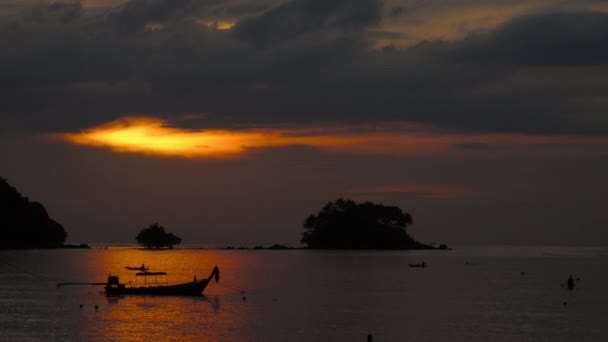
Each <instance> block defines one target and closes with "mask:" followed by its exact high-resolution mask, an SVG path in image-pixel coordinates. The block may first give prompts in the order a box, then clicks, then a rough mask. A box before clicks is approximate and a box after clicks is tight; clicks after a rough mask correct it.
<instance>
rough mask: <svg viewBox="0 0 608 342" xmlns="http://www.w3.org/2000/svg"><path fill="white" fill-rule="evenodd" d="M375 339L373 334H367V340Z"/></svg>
mask: <svg viewBox="0 0 608 342" xmlns="http://www.w3.org/2000/svg"><path fill="white" fill-rule="evenodd" d="M373 340H374V337H373V336H372V334H369V335H367V342H372V341H373Z"/></svg>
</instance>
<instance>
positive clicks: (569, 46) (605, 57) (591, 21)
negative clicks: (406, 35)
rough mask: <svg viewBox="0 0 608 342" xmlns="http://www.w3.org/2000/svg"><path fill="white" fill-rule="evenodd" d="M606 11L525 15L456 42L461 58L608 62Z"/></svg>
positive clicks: (544, 62) (536, 62) (542, 62)
mask: <svg viewBox="0 0 608 342" xmlns="http://www.w3.org/2000/svg"><path fill="white" fill-rule="evenodd" d="M607 42H608V15H606V14H605V13H590V12H570V13H564V12H561V13H547V14H544V15H540V16H539V15H536V16H525V17H522V18H518V19H515V20H512V21H511V22H509V23H507V24H506V25H505V26H503V27H502V28H500V29H498V30H496V31H495V32H493V33H491V34H489V35H484V36H475V37H471V38H469V39H467V40H465V42H463V43H462V44H459V45H458V46H457V51H456V54H457V56H458V58H460V59H461V60H462V61H465V62H467V61H468V62H485V63H513V64H531V65H541V66H542V65H573V64H574V65H576V64H583V65H589V64H602V63H607V62H608V44H607Z"/></svg>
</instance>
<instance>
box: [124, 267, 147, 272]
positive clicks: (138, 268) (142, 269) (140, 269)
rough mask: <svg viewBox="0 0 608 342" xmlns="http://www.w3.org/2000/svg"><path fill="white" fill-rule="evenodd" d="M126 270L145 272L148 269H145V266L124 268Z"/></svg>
mask: <svg viewBox="0 0 608 342" xmlns="http://www.w3.org/2000/svg"><path fill="white" fill-rule="evenodd" d="M125 268H126V269H128V270H131V271H147V270H149V269H150V268H148V267H145V266H140V267H130V266H125Z"/></svg>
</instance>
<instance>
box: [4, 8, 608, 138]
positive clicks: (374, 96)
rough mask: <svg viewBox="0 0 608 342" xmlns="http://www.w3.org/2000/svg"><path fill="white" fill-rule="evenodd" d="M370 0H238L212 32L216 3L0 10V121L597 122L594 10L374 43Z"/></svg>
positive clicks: (483, 125)
mask: <svg viewBox="0 0 608 342" xmlns="http://www.w3.org/2000/svg"><path fill="white" fill-rule="evenodd" d="M245 4H246V3H233V4H230V5H231V6H237V7H238V6H245ZM381 5H382V4H381V3H380V2H378V1H373V0H356V1H346V0H340V1H320V0H315V1H302V0H294V1H290V2H285V3H282V4H279V5H277V6H276V7H270V8H267V9H266V10H265V11H262V12H260V11H259V8H256V7H255V6H254V7H252V8H251V11H252V12H251V13H249V15H248V16H246V18H244V19H242V20H241V21H239V22H238V24H237V26H236V27H235V28H234V29H233V30H226V31H220V30H214V29H210V28H208V27H207V26H205V25H202V24H200V18H201V16H203V17H204V16H205V15H207V13H213V12H214V11H217V10H218V9H220V8H223V7H222V6H224V4H223V3H222V2H218V1H194V0H178V1H169V0H166V1H160V0H148V1H143V0H132V1H130V2H128V3H126V4H125V5H123V6H121V7H118V8H113V9H111V10H108V11H106V12H104V13H102V14H94V15H86V14H84V13H82V11H81V10H80V9H79V6H78V5H67V4H53V5H51V6H45V7H37V8H33V9H29V10H26V11H23V12H22V13H21V14H19V15H14V16H11V17H4V18H0V44H2V46H3V50H2V52H1V53H0V75H1V76H0V88H1V90H2V92H3V95H4V99H5V101H4V103H3V107H2V109H1V111H0V116H2V120H3V123H5V124H3V128H2V129H10V127H12V126H24V127H30V128H32V127H37V128H38V129H44V130H53V131H57V130H61V131H66V130H74V129H79V128H83V127H86V126H90V125H92V124H98V123H101V122H105V121H108V120H112V119H115V118H117V117H120V116H124V115H127V114H131V113H147V114H150V115H162V116H163V117H166V118H170V117H171V115H182V114H183V113H211V114H210V115H209V116H208V119H207V120H205V122H204V123H205V125H211V126H213V125H216V126H251V125H277V124H298V123H308V124H309V123H323V122H345V121H349V122H352V121H356V122H377V121H413V122H420V123H425V124H431V125H435V126H437V127H440V128H443V129H447V130H461V131H504V132H527V133H570V134H605V133H607V132H608V123H607V121H606V114H605V113H606V110H608V103H607V101H605V100H604V101H602V100H601V99H602V98H603V97H604V96H605V95H604V94H605V89H607V87H608V78H607V77H605V76H606V75H607V74H608V68H607V67H606V66H605V62H606V51H607V50H606V49H607V48H606V47H605V45H606V44H601V43H602V42H605V41H606V32H608V19H607V18H608V15H607V14H601V13H592V12H575V13H547V14H539V15H536V16H528V17H523V18H519V19H515V20H512V21H510V22H508V23H506V24H505V25H504V26H503V27H500V28H498V29H496V30H494V31H492V32H489V33H487V34H484V35H476V36H473V37H469V38H467V39H464V40H462V41H459V42H451V43H448V42H441V41H435V42H423V43H420V44H418V45H416V46H413V47H411V48H408V49H399V48H395V47H390V46H389V47H386V48H384V49H375V48H372V46H373V44H374V43H375V40H374V39H381V38H383V37H384V38H387V37H385V36H386V35H382V34H380V35H379V34H378V32H381V31H379V29H378V28H376V25H377V24H378V23H379V21H380V20H381V17H380V13H381V9H382V7H381ZM226 6H227V7H225V9H224V10H223V11H229V9H228V8H229V7H230V6H228V5H226ZM243 11H245V10H243ZM245 12H246V11H245ZM226 13H227V12H226ZM256 13H257V14H256ZM150 23H154V24H157V25H159V26H158V27H153V29H150V28H147V27H146V25H147V24H150ZM593 44H596V45H595V46H596V47H595V48H593ZM569 47H572V51H571V50H569Z"/></svg>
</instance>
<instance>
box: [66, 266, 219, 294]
mask: <svg viewBox="0 0 608 342" xmlns="http://www.w3.org/2000/svg"><path fill="white" fill-rule="evenodd" d="M135 276H136V277H143V279H144V285H137V284H136V285H134V286H133V285H128V286H127V284H121V283H120V280H119V278H118V276H113V275H110V276H108V282H107V283H60V284H57V287H62V286H66V285H105V290H106V295H107V296H121V295H151V296H202V295H203V291H204V290H205V288H206V287H207V285H208V284H209V282H211V280H212V279H214V278H215V281H216V282H218V281H220V269H219V268H218V267H217V266H215V267H214V268H213V271H211V274H210V275H209V277H207V278H206V279H202V280H196V277H194V280H193V281H191V282H188V283H182V284H175V285H166V284H165V285H159V284H158V281H157V278H158V276H165V282H166V276H167V273H166V272H138V273H136V274H135ZM149 277H154V282H153V283H152V282H150V285H149V284H148V278H149Z"/></svg>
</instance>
